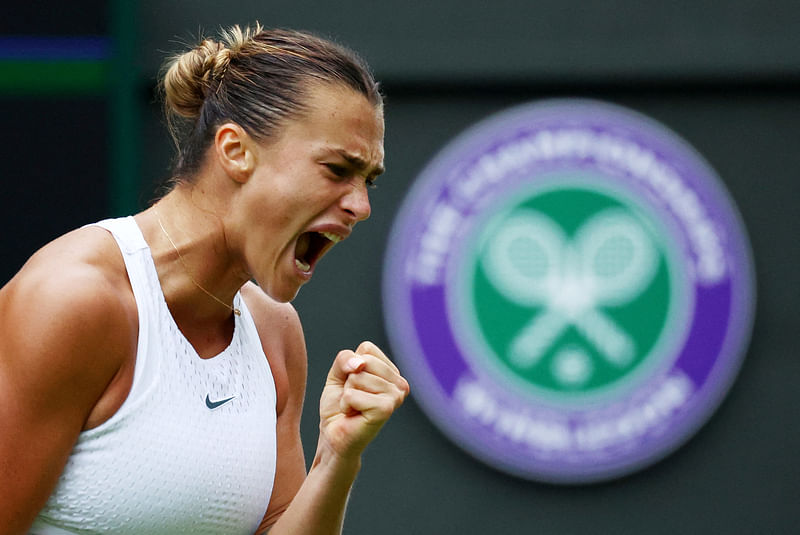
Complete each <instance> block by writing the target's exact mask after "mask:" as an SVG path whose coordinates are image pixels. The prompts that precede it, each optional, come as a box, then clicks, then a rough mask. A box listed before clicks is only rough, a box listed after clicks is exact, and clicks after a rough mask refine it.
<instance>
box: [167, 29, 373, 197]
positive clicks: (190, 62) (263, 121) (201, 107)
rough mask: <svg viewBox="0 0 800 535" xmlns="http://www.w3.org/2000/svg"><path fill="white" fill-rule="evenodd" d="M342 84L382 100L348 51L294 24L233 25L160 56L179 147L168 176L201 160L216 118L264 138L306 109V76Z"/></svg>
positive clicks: (184, 172) (185, 175) (186, 174)
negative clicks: (277, 26) (281, 26)
mask: <svg viewBox="0 0 800 535" xmlns="http://www.w3.org/2000/svg"><path fill="white" fill-rule="evenodd" d="M313 81H322V82H328V83H340V84H344V85H346V86H348V87H350V88H352V89H353V90H355V91H357V92H359V93H361V94H362V95H364V96H365V97H366V98H367V99H368V100H369V101H370V102H371V103H372V104H373V105H375V106H380V105H382V102H383V99H382V96H381V94H380V89H379V87H378V83H377V82H376V81H375V79H374V77H373V75H372V73H371V72H370V70H369V67H368V66H367V64H366V63H365V62H364V61H363V60H362V59H361V58H360V57H359V56H358V55H357V54H355V53H354V52H353V51H351V50H349V49H347V48H345V47H343V46H341V45H338V44H336V43H333V42H331V41H328V40H325V39H322V38H320V37H317V36H314V35H311V34H309V33H304V32H298V31H293V30H281V29H277V30H265V29H264V28H263V27H262V26H261V25H260V24H258V23H256V24H255V25H254V26H252V27H245V28H241V27H240V26H238V25H235V26H232V27H230V28H227V29H223V30H221V31H220V34H219V38H218V39H216V40H215V39H213V38H202V39H201V40H200V42H199V44H197V45H196V46H195V47H194V48H192V49H191V50H189V51H187V52H184V53H181V54H177V55H175V56H173V57H172V58H170V59H169V60H168V61H167V63H166V64H165V69H164V76H163V78H162V81H161V89H162V93H163V99H164V107H165V113H166V118H167V124H168V126H169V130H170V133H171V135H172V137H173V140H174V141H175V145H176V148H177V159H176V162H175V169H174V172H173V177H174V179H176V180H179V181H180V180H186V179H189V178H190V176H191V175H192V173H193V172H194V171H196V170H197V168H198V167H199V165H200V163H201V162H202V158H203V155H204V154H205V151H206V149H207V148H208V146H209V145H210V142H211V140H212V139H213V136H214V134H215V131H216V128H215V127H216V126H218V125H219V124H221V123H222V122H224V121H233V122H235V123H237V124H239V125H240V126H242V127H243V128H244V129H245V130H247V132H248V133H249V134H250V135H252V136H254V137H255V138H257V139H264V138H268V137H270V136H272V135H274V134H275V133H276V131H277V130H278V129H279V128H280V127H281V126H282V124H283V123H284V122H285V121H286V120H287V119H290V118H294V117H297V116H299V115H300V114H302V112H303V111H304V96H305V94H306V89H307V87H308V86H309V83H310V82H313Z"/></svg>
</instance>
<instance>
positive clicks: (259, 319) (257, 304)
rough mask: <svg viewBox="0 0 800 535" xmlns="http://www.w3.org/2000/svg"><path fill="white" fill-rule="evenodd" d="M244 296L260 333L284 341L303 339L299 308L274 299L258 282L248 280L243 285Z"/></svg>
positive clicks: (291, 341) (290, 341)
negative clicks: (296, 308) (298, 313)
mask: <svg viewBox="0 0 800 535" xmlns="http://www.w3.org/2000/svg"><path fill="white" fill-rule="evenodd" d="M242 297H244V299H245V301H246V302H247V306H248V308H249V309H250V312H251V314H252V316H253V320H254V321H255V323H256V327H257V328H258V331H259V335H262V336H263V335H266V337H267V338H269V339H273V340H279V341H281V342H282V343H290V344H291V343H293V342H297V339H298V338H299V339H300V340H302V339H303V328H302V325H301V323H300V317H299V316H298V315H297V310H295V308H294V306H292V304H291V303H281V302H279V301H276V300H274V299H272V298H271V297H270V296H269V295H267V294H266V293H265V292H264V291H263V290H262V289H261V288H260V287H259V286H258V285H257V284H255V283H253V282H248V283H246V284H245V285H244V286H243V287H242Z"/></svg>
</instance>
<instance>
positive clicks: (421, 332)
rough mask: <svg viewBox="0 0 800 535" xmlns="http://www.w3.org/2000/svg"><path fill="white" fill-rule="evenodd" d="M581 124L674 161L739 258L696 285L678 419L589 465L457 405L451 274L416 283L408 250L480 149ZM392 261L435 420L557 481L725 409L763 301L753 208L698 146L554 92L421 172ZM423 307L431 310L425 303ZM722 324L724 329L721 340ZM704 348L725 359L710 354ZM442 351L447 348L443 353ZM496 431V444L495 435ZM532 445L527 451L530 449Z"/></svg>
mask: <svg viewBox="0 0 800 535" xmlns="http://www.w3.org/2000/svg"><path fill="white" fill-rule="evenodd" d="M570 125H572V126H576V127H580V128H586V129H591V130H597V131H604V132H613V133H614V135H615V136H617V137H618V138H621V139H628V140H635V141H636V143H637V144H638V145H640V146H643V147H646V148H647V149H649V150H651V151H652V152H653V153H655V154H656V156H657V157H659V158H660V159H663V160H665V161H668V162H669V163H670V165H671V166H672V167H673V168H674V169H675V170H676V171H677V173H678V175H679V176H680V177H681V178H682V179H683V181H684V182H685V183H686V184H687V185H688V186H690V187H691V189H692V191H694V192H695V193H696V194H697V195H698V197H699V198H700V200H701V204H702V205H703V207H704V208H705V209H706V210H707V211H708V216H709V218H710V219H711V220H712V221H714V222H716V223H717V224H718V225H720V226H721V227H722V228H723V229H724V235H725V237H726V241H725V243H723V250H724V251H725V253H726V258H727V261H726V266H727V267H728V268H729V269H728V273H727V274H726V277H725V278H724V279H723V280H724V281H725V282H724V283H721V284H718V285H715V286H711V287H703V286H702V285H700V284H695V292H696V295H695V299H694V301H695V303H694V306H695V309H694V310H695V311H696V312H695V317H694V321H693V323H692V325H691V329H690V332H689V334H688V336H687V340H686V342H685V343H684V344H683V349H682V351H681V353H680V354H679V355H678V357H677V358H676V363H675V365H674V367H673V369H675V368H680V369H681V370H682V371H683V372H684V373H685V374H686V375H687V376H688V377H689V378H691V380H692V382H693V383H694V385H695V387H696V388H697V390H696V391H695V392H694V393H693V394H692V397H691V399H690V400H689V402H688V404H687V408H686V410H684V411H683V412H682V413H681V414H680V415H678V416H676V417H674V418H673V419H672V420H671V421H670V429H669V430H667V431H668V432H667V431H665V430H663V429H662V430H660V431H659V432H658V433H655V434H651V436H647V435H645V436H646V438H645V439H644V440H643V441H641V442H640V443H638V444H637V445H636V446H635V448H634V450H633V451H627V452H622V453H619V452H617V456H616V457H614V456H613V455H612V457H611V458H609V459H608V460H607V461H606V462H604V463H599V464H598V463H593V465H592V466H585V465H581V464H580V463H576V462H575V461H574V460H570V459H561V460H559V459H557V458H554V459H541V458H531V457H530V452H529V450H527V449H526V447H525V446H524V445H520V446H519V447H514V445H510V444H509V443H508V441H507V440H500V439H498V438H496V437H495V438H493V437H489V439H484V438H483V437H484V436H485V435H486V434H487V433H486V428H485V427H483V426H481V425H480V424H478V423H476V422H474V421H471V420H469V419H465V418H461V417H460V416H459V415H458V414H454V413H453V409H452V408H451V405H452V404H453V399H452V397H451V396H452V394H453V390H454V389H455V387H456V384H455V383H456V381H457V380H458V379H459V377H463V376H465V375H467V374H469V373H470V370H469V366H468V364H467V363H466V361H465V359H464V357H463V356H462V355H461V354H460V352H459V350H458V346H457V343H456V341H455V340H454V338H453V333H452V331H451V327H450V325H449V323H448V320H447V310H446V308H447V305H446V297H445V295H444V294H445V292H446V291H447V286H446V283H445V284H442V285H438V286H428V287H422V286H419V285H417V286H415V285H413V284H409V282H412V283H413V281H410V278H409V276H408V274H407V264H408V253H409V251H411V250H413V247H412V246H413V245H414V240H415V239H417V238H418V237H419V236H420V235H421V234H422V232H423V231H424V224H425V223H426V222H427V221H428V219H427V214H428V212H429V211H430V208H431V207H432V206H434V205H436V202H437V201H438V200H439V199H441V198H442V197H447V195H448V185H449V184H450V183H451V182H452V180H454V179H456V178H458V177H459V176H460V173H461V172H463V171H464V170H465V169H469V167H470V166H471V165H472V164H473V163H474V162H475V161H477V159H478V158H479V157H480V156H482V155H484V154H487V153H490V152H492V151H493V150H495V149H497V148H498V147H502V146H504V145H506V144H508V143H509V142H512V141H514V140H515V139H518V138H521V137H524V136H526V135H530V134H531V133H532V132H536V131H538V130H542V129H545V128H553V127H559V128H563V127H566V126H570ZM389 244H390V246H389V249H388V251H387V256H386V260H385V264H384V278H383V295H384V317H385V319H386V326H387V332H388V334H389V337H390V340H391V343H392V346H393V349H394V352H395V355H396V356H397V357H398V360H399V362H400V364H401V365H402V366H403V367H404V369H405V370H406V373H408V375H409V378H410V379H411V381H412V384H414V392H415V399H417V400H418V401H419V402H420V404H421V405H422V408H423V409H424V410H425V412H426V414H428V416H429V417H430V418H431V419H432V420H433V421H434V423H435V424H436V425H437V426H438V427H439V428H440V429H441V430H442V431H443V432H444V433H445V434H446V435H448V436H450V438H451V439H453V440H454V441H455V442H456V443H457V444H458V445H459V446H461V447H462V448H464V449H465V450H467V451H468V452H470V453H471V454H473V455H474V456H476V457H478V458H480V459H482V460H484V461H485V462H487V463H488V464H490V465H492V466H495V467H497V468H499V469H501V470H504V471H507V472H510V473H512V474H515V475H518V476H522V477H528V478H532V479H537V480H544V481H550V482H557V483H578V482H590V481H598V480H603V479H610V478H613V477H618V476H621V475H624V474H627V473H630V472H633V471H635V470H638V469H640V468H642V467H644V466H647V465H649V464H652V463H653V462H655V461H657V460H659V459H661V458H663V457H664V456H666V455H668V454H669V453H670V452H672V451H673V450H674V449H676V448H677V447H679V446H680V445H681V444H683V443H684V442H685V441H686V440H688V439H689V438H690V437H691V436H692V435H693V434H694V433H695V432H696V431H697V430H698V429H699V428H700V427H701V426H702V425H703V424H704V423H705V422H706V421H707V420H708V419H709V418H710V417H711V415H712V414H713V412H714V411H715V410H716V408H717V406H718V405H719V403H720V402H721V401H722V399H723V398H724V396H725V394H726V393H727V391H728V390H729V388H730V386H731V384H732V382H733V379H734V378H735V376H736V374H737V372H738V370H739V368H740V366H741V361H742V359H743V357H744V353H745V349H746V346H747V343H748V340H749V334H750V330H751V327H752V317H753V311H754V300H755V290H754V282H753V281H754V274H753V261H752V255H751V252H750V248H749V242H748V240H747V236H746V233H745V230H744V226H743V225H742V223H741V218H740V216H739V215H738V212H737V211H736V208H735V207H734V204H733V202H732V200H731V198H730V196H729V195H728V193H727V191H726V190H725V189H724V187H723V186H722V184H721V182H720V180H719V178H718V177H717V175H716V173H715V172H714V171H713V169H712V168H711V167H710V166H709V165H708V164H707V163H706V161H705V160H704V159H703V158H702V156H700V155H699V154H698V153H697V152H696V151H695V150H694V149H693V148H692V147H691V146H689V145H688V144H687V143H686V142H684V141H683V140H682V139H680V138H679V137H678V136H676V135H675V134H673V133H671V132H670V131H669V130H667V129H666V128H665V127H663V126H662V125H660V124H659V123H657V122H655V121H653V120H652V119H649V118H647V117H645V116H643V115H640V114H638V113H635V112H632V111H630V110H628V109H625V108H621V107H618V106H615V105H610V104H606V103H600V102H595V101H588V100H577V99H576V100H553V101H543V102H538V103H533V104H527V105H523V106H518V107H515V108H512V109H510V110H507V111H505V112H501V113H499V114H496V115H494V116H492V117H490V118H488V119H487V120H484V121H483V122H481V123H479V124H477V125H476V126H474V127H472V128H471V129H469V130H467V131H466V132H464V133H463V134H462V135H460V136H459V137H457V138H456V139H455V140H454V141H452V142H451V143H450V144H449V145H448V146H446V147H445V148H444V149H443V150H442V151H441V152H440V153H439V154H438V155H437V156H436V157H435V158H434V159H433V160H432V161H431V162H430V164H429V165H428V166H427V167H426V168H425V169H424V170H423V171H422V173H420V175H419V177H418V179H417V181H416V183H415V184H414V186H413V188H412V190H411V191H410V193H409V194H408V196H407V198H406V200H405V201H404V203H403V205H402V207H401V209H400V211H399V213H398V216H397V218H396V220H395V223H394V225H393V229H392V236H391V239H390V241H389ZM420 311H422V312H420ZM712 333H715V335H716V336H715V338H713V339H712V336H711V335H712ZM701 350H702V352H703V353H705V354H709V353H710V354H713V355H714V358H713V359H705V360H703V359H702V358H698V354H699V352H700V351H701ZM430 355H435V356H436V358H435V359H431V358H430ZM494 441H496V443H493V442H494ZM526 454H527V455H526Z"/></svg>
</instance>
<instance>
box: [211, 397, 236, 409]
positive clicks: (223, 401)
mask: <svg viewBox="0 0 800 535" xmlns="http://www.w3.org/2000/svg"><path fill="white" fill-rule="evenodd" d="M235 397H236V396H231V397H229V398H225V399H220V400H218V401H211V398H210V397H208V394H206V407H208V408H209V409H211V410H214V409H217V408H219V407H221V406H223V405H225V404H226V403H227V402H229V401H230V400H232V399H233V398H235Z"/></svg>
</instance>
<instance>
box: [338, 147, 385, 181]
mask: <svg viewBox="0 0 800 535" xmlns="http://www.w3.org/2000/svg"><path fill="white" fill-rule="evenodd" d="M336 153H337V154H338V155H339V156H341V157H342V158H343V159H344V160H345V161H346V162H347V163H349V164H350V165H352V166H353V167H354V168H355V169H356V170H357V171H360V172H367V171H370V165H369V163H368V162H367V161H366V160H365V159H364V158H361V157H360V156H356V155H355V154H350V153H349V152H347V151H346V150H337V151H336ZM385 170H386V168H385V167H384V166H383V165H382V164H378V165H377V166H375V167H374V168H373V169H372V170H371V172H370V173H369V176H372V177H376V176H378V175H380V174H381V173H383V172H384V171H385Z"/></svg>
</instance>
